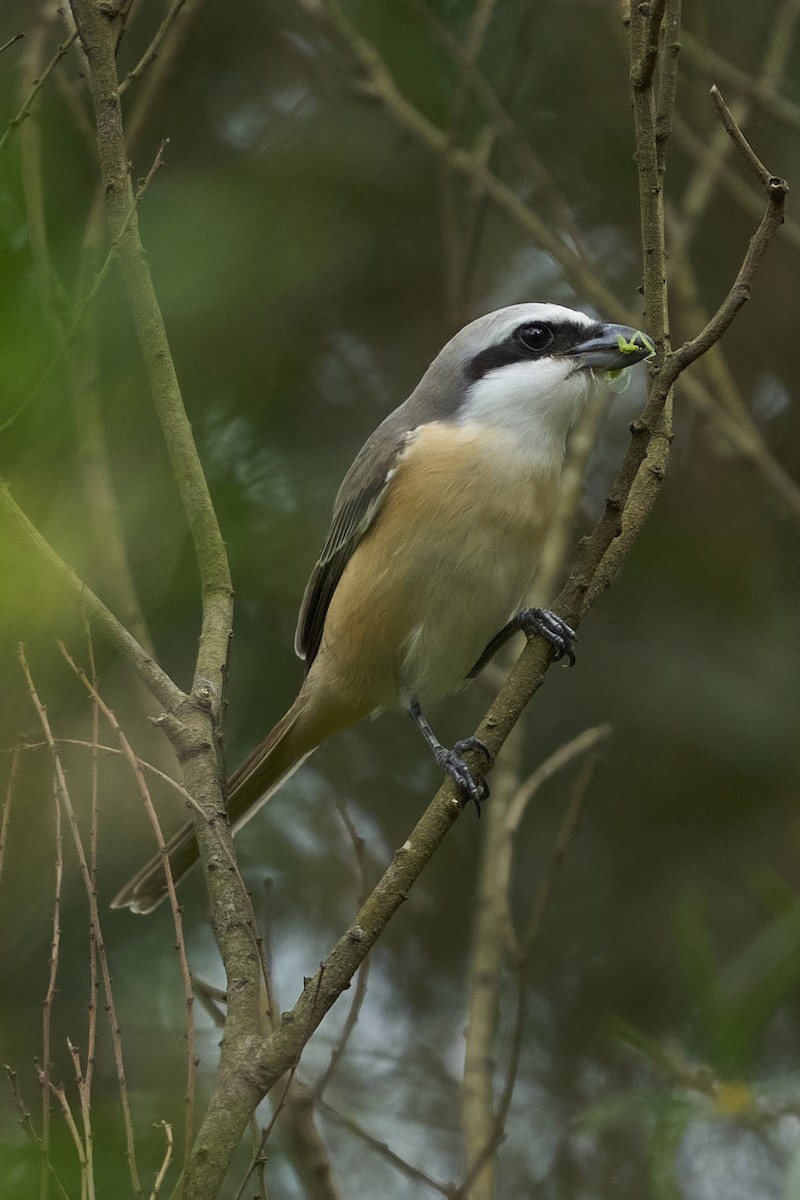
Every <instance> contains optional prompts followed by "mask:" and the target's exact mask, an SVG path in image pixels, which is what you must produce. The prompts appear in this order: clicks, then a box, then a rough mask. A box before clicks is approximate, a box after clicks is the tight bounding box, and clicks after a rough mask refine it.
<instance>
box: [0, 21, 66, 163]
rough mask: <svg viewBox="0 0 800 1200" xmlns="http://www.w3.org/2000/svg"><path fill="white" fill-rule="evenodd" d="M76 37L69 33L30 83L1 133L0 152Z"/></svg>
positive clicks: (14, 39)
mask: <svg viewBox="0 0 800 1200" xmlns="http://www.w3.org/2000/svg"><path fill="white" fill-rule="evenodd" d="M76 37H77V33H72V34H70V35H69V37H68V38H67V39H66V41H64V42H62V43H61V45H60V46H59V47H58V49H57V50H56V52H55V54H54V55H53V57H52V58H51V59H50V61H49V63H48V64H47V66H46V67H45V69H44V70H43V71H42V73H41V75H38V76H37V77H36V79H34V81H33V83H32V85H31V90H30V91H29V92H28V95H27V96H26V97H25V99H24V100H23V102H22V107H21V108H20V110H19V112H18V113H17V115H16V116H15V117H12V118H11V120H10V121H9V123H8V127H7V128H6V131H5V133H4V134H3V136H2V137H0V154H2V153H3V151H4V150H5V148H6V146H7V145H8V142H9V139H10V137H11V135H12V134H13V132H14V130H15V129H17V128H19V126H20V125H21V124H22V122H23V121H24V120H25V118H26V117H27V116H28V114H29V113H30V111H31V105H32V104H33V102H34V100H35V99H36V97H37V96H38V94H39V91H40V89H41V87H42V85H43V84H44V83H45V81H46V79H47V77H48V75H49V74H50V72H51V71H52V70H53V69H54V67H56V66H57V64H58V63H59V62H60V61H61V59H62V58H63V57H64V55H65V54H66V53H67V51H68V50H69V48H70V46H71V45H72V43H73V42H74V41H75V38H76ZM16 40H17V39H16V38H12V41H16ZM6 44H7V45H8V43H6ZM4 48H5V47H4Z"/></svg>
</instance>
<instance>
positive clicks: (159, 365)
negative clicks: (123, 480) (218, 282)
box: [71, 0, 233, 716]
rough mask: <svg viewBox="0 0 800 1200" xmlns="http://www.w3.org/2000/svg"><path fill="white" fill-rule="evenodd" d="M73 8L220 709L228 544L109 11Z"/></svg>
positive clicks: (91, 5)
mask: <svg viewBox="0 0 800 1200" xmlns="http://www.w3.org/2000/svg"><path fill="white" fill-rule="evenodd" d="M71 8H72V12H73V15H74V18H75V22H76V25H77V28H78V32H79V35H80V39H81V43H82V45H83V48H84V50H85V52H86V57H87V60H88V63H89V79H90V87H91V92H92V101H93V104H94V109H95V117H96V122H97V146H98V153H99V158H100V170H101V175H102V180H103V189H104V204H105V210H106V217H107V220H108V226H109V231H110V234H111V237H112V238H119V263H120V268H121V270H122V276H123V281H124V284H125V291H126V294H127V299H128V303H129V306H130V310H131V314H132V316H133V323H134V327H135V329H136V335H137V338H138V340H139V346H140V348H141V352H142V357H143V360H144V364H145V369H146V371H147V375H148V379H149V382H150V391H151V395H152V399H153V404H154V407H155V410H156V414H157V416H158V419H159V421H160V423H161V428H162V432H163V435H164V440H165V442H166V446H167V451H168V453H169V457H170V462H171V464H172V469H173V472H174V474H175V480H176V482H177V485H178V490H179V492H180V496H181V501H182V503H183V508H184V512H185V514H186V519H187V521H188V524H189V528H190V530H191V534H192V541H193V544H194V549H195V555H196V558H197V563H198V567H199V570H200V578H201V585H202V604H203V619H202V631H201V636H200V645H199V649H198V656H197V664H196V670H195V680H194V686H195V688H197V689H201V688H203V689H205V691H206V693H208V694H209V700H210V704H211V710H212V712H213V713H214V714H216V715H217V716H218V715H219V713H220V711H221V704H222V687H223V676H224V671H225V664H226V662H227V655H228V638H229V633H230V628H231V618H232V596H233V593H232V586H231V578H230V571H229V568H228V559H227V554H226V551H225V544H224V542H223V540H222V534H221V531H220V528H219V523H218V521H217V516H216V513H215V511H214V506H213V504H212V501H211V496H210V494H209V491H208V485H207V482H206V479H205V475H204V473H203V468H202V465H201V463H200V458H199V455H198V453H197V447H196V445H195V442H194V438H193V436H192V430H191V426H190V424H189V420H188V417H187V415H186V410H185V408H184V404H183V397H182V395H181V390H180V385H179V383H178V378H177V375H176V373H175V366H174V363H173V360H172V354H171V351H170V346H169V341H168V339H167V333H166V328H165V326H164V319H163V316H162V313H161V308H160V305H159V303H158V299H157V297H156V294H155V289H154V287H153V281H152V277H151V275H150V269H149V266H148V263H147V258H146V255H145V252H144V247H143V245H142V242H141V237H140V234H139V222H138V217H137V214H136V212H135V209H134V194H133V187H132V184H131V177H130V164H129V161H128V151H127V147H126V143H125V135H124V132H123V128H122V114H121V105H120V97H119V79H118V77H117V67H116V59H115V44H114V20H113V15H114V14H113V13H109V12H108V11H107V10H106V8H105V7H104V6H103V5H102V4H99V3H97V2H96V0H71ZM131 212H133V215H132V216H131V215H130V214H131Z"/></svg>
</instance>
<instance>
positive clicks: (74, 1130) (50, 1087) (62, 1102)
mask: <svg viewBox="0 0 800 1200" xmlns="http://www.w3.org/2000/svg"><path fill="white" fill-rule="evenodd" d="M39 1082H40V1084H41V1085H42V1087H43V1088H45V1089H46V1091H47V1092H48V1095H49V1094H50V1093H51V1092H52V1094H53V1095H54V1096H55V1098H56V1100H57V1101H58V1106H59V1108H60V1109H61V1112H62V1115H63V1117H64V1121H65V1122H66V1126H67V1129H68V1130H69V1135H70V1137H71V1138H72V1144H73V1145H74V1147H75V1153H76V1154H77V1156H78V1165H79V1166H80V1170H81V1196H82V1197H84V1196H87V1195H88V1187H87V1184H88V1179H87V1174H86V1154H85V1152H84V1148H83V1142H82V1141H81V1135H80V1132H79V1130H78V1126H77V1125H76V1124H75V1118H74V1117H73V1115H72V1109H71V1108H70V1104H69V1101H68V1100H67V1093H66V1092H65V1090H64V1087H63V1085H61V1084H59V1085H56V1084H55V1083H53V1081H52V1079H49V1078H48V1076H47V1075H46V1073H45V1072H44V1071H43V1070H42V1069H41V1068H39ZM45 1194H46V1193H45Z"/></svg>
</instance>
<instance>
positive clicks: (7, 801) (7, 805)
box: [0, 746, 22, 886]
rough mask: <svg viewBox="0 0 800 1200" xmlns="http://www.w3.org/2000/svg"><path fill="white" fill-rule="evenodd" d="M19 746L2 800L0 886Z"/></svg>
mask: <svg viewBox="0 0 800 1200" xmlns="http://www.w3.org/2000/svg"><path fill="white" fill-rule="evenodd" d="M21 751H22V747H21V746H15V747H14V749H13V750H12V752H11V768H10V770H9V773H8V783H7V784H6V794H5V798H4V799H3V814H2V817H0V886H2V880H3V860H4V858H5V852H6V841H7V839H8V830H9V826H10V824H11V801H12V799H13V796H14V785H15V784H16V782H17V776H18V775H19V766H20V753H21Z"/></svg>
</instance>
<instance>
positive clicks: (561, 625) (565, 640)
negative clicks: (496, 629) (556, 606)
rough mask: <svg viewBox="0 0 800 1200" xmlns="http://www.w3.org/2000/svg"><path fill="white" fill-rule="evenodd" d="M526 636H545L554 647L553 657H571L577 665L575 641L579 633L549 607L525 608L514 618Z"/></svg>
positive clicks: (572, 661) (571, 661)
mask: <svg viewBox="0 0 800 1200" xmlns="http://www.w3.org/2000/svg"><path fill="white" fill-rule="evenodd" d="M514 620H515V621H516V623H517V624H518V626H519V628H520V629H521V630H522V632H523V633H524V634H525V636H526V637H528V638H531V637H534V636H537V637H543V638H544V639H545V641H547V642H549V643H550V645H551V646H552V647H553V649H554V651H555V653H554V655H553V657H554V658H555V659H556V660H558V659H559V658H567V659H569V665H570V666H571V667H572V666H574V665H575V650H574V646H575V642H576V641H577V639H578V635H577V633H576V632H575V630H574V629H573V628H572V626H571V625H568V624H567V623H566V621H562V620H561V617H558V616H556V614H555V613H554V612H551V611H550V609H549V608H523V609H522V610H521V611H520V612H518V613H517V615H516V617H515V618H514Z"/></svg>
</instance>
